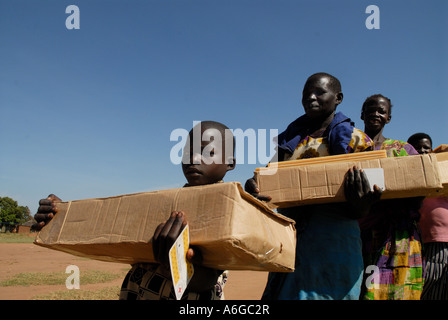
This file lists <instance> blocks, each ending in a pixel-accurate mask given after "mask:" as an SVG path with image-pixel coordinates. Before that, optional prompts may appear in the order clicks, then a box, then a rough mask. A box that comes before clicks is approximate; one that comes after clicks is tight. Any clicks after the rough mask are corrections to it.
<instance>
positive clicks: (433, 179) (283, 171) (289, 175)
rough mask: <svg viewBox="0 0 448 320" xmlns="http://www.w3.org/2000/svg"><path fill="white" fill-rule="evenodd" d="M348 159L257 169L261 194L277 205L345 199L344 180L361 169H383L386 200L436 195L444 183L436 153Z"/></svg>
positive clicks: (256, 174)
mask: <svg viewBox="0 0 448 320" xmlns="http://www.w3.org/2000/svg"><path fill="white" fill-rule="evenodd" d="M347 156H348V158H347V159H346V160H345V161H337V162H332V161H331V157H325V158H328V159H329V160H328V162H320V163H319V164H311V165H297V166H286V167H279V168H278V169H277V171H276V173H275V174H263V173H264V171H263V170H257V171H255V180H256V182H257V183H258V187H259V189H260V194H262V195H269V196H271V197H272V200H271V201H270V202H269V203H270V206H271V207H273V208H277V207H279V208H282V207H291V206H299V205H307V204H316V203H329V202H343V201H345V196H344V188H343V181H344V177H345V174H346V173H347V171H348V170H349V169H350V168H353V166H354V165H356V166H357V167H358V168H362V169H366V168H382V169H383V171H384V183H385V190H384V192H383V195H382V199H391V198H406V197H417V196H428V195H432V196H435V195H437V194H441V190H443V185H442V182H441V178H440V173H439V165H438V161H437V157H436V155H435V154H429V155H415V156H408V157H396V158H382V159H373V160H365V161H350V155H347Z"/></svg>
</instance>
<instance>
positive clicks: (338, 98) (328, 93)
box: [302, 72, 343, 119]
mask: <svg viewBox="0 0 448 320" xmlns="http://www.w3.org/2000/svg"><path fill="white" fill-rule="evenodd" d="M342 99H343V94H342V90H341V83H340V82H339V80H338V79H337V78H336V77H334V76H332V75H330V74H328V73H323V72H321V73H315V74H313V75H312V76H310V77H309V78H308V79H307V80H306V83H305V86H304V87H303V92H302V105H303V108H304V109H305V113H306V115H307V116H308V117H310V118H312V119H325V118H327V117H328V116H329V115H331V114H332V113H334V112H335V111H336V107H337V106H338V105H339V104H340V103H341V102H342Z"/></svg>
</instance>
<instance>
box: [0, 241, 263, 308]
mask: <svg viewBox="0 0 448 320" xmlns="http://www.w3.org/2000/svg"><path fill="white" fill-rule="evenodd" d="M69 265H76V266H78V267H79V270H80V272H82V271H83V270H100V271H110V272H116V273H122V274H123V277H120V278H119V279H117V280H113V281H111V282H108V283H101V284H90V285H83V284H82V283H81V284H80V285H81V289H86V290H97V289H101V288H105V287H112V286H120V285H121V283H122V281H123V279H124V276H125V275H126V272H127V270H129V266H128V265H125V264H119V263H110V262H102V261H96V260H90V259H86V258H81V257H76V256H73V255H70V254H67V253H64V252H60V251H55V250H51V249H47V248H43V247H40V246H37V245H35V244H32V243H0V281H3V280H6V279H9V278H11V277H12V276H13V275H14V274H17V273H27V272H52V271H55V272H65V270H66V267H67V266H69ZM67 276H68V274H67ZM266 279H267V272H257V271H237V270H232V271H230V273H229V279H228V281H227V284H226V286H225V289H224V293H225V297H226V299H227V300H258V299H260V297H261V294H262V292H263V289H264V286H265V284H266ZM62 290H68V289H67V288H66V287H65V283H64V284H61V285H39V286H29V287H24V286H8V287H0V300H30V299H33V297H34V296H36V295H42V294H48V293H51V292H54V291H62Z"/></svg>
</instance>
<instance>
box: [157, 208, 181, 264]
mask: <svg viewBox="0 0 448 320" xmlns="http://www.w3.org/2000/svg"><path fill="white" fill-rule="evenodd" d="M186 225H187V220H186V218H185V214H184V212H182V211H179V212H177V211H173V212H172V213H171V216H170V217H169V219H168V220H167V221H166V222H164V223H161V224H159V225H158V227H157V228H156V231H155V232H154V236H153V238H152V250H153V254H154V258H155V259H156V261H158V262H159V263H160V264H161V265H162V266H164V267H165V268H168V269H169V267H170V260H169V251H170V249H171V247H172V246H173V244H174V242H175V241H176V239H177V237H179V235H180V233H181V232H182V230H183V229H184V227H185V226H186Z"/></svg>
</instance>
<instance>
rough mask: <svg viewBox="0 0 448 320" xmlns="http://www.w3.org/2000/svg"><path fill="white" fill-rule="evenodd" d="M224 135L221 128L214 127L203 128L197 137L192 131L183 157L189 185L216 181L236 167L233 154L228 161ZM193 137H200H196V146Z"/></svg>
mask: <svg viewBox="0 0 448 320" xmlns="http://www.w3.org/2000/svg"><path fill="white" fill-rule="evenodd" d="M198 131H199V130H198ZM198 133H199V132H198ZM223 135H224V134H221V132H220V131H219V130H217V129H213V128H209V129H206V128H201V132H200V135H199V134H198V136H197V137H196V136H194V134H193V133H192V132H190V134H189V136H188V139H187V143H186V145H185V148H184V153H183V157H182V158H183V160H182V171H183V172H184V176H185V178H186V179H187V181H188V184H189V185H191V186H200V185H206V184H212V183H216V182H218V181H220V180H222V179H223V178H224V176H225V175H226V173H227V171H229V170H233V169H234V167H235V159H234V158H233V156H229V157H228V159H227V161H226V155H225V137H224V136H223ZM193 138H198V139H196V141H197V146H194V143H193V142H194V141H193ZM210 140H212V141H210ZM187 146H189V149H188V148H187ZM195 148H197V150H195ZM231 151H232V152H229V154H231V155H233V150H231ZM226 162H227V163H226Z"/></svg>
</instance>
